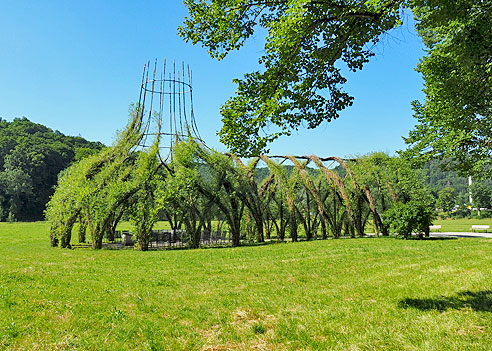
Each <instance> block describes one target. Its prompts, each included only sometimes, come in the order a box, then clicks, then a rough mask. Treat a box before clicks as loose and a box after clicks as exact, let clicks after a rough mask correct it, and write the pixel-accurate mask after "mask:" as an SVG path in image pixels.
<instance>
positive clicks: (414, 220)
mask: <svg viewBox="0 0 492 351" xmlns="http://www.w3.org/2000/svg"><path fill="white" fill-rule="evenodd" d="M383 217H384V219H385V221H386V222H387V223H388V224H389V225H390V228H391V229H392V231H393V232H395V233H398V235H400V236H403V237H404V238H408V237H409V236H411V235H412V233H413V232H417V233H418V234H419V235H420V236H422V235H423V234H424V233H425V234H428V233H429V226H430V225H431V224H432V220H433V219H435V217H436V214H435V212H434V210H433V209H432V207H431V206H429V205H427V204H425V203H422V202H420V201H416V200H411V201H409V202H407V203H401V202H399V203H397V204H395V205H394V206H393V207H392V208H390V209H389V210H387V211H386V212H384V214H383Z"/></svg>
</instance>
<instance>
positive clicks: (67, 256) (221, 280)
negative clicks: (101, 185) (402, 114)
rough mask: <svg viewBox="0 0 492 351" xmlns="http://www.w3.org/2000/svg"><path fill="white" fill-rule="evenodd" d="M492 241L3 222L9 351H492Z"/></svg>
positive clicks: (2, 305) (0, 243)
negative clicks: (106, 235)
mask: <svg viewBox="0 0 492 351" xmlns="http://www.w3.org/2000/svg"><path fill="white" fill-rule="evenodd" d="M491 250H492V240H488V239H456V240H423V241H419V240H397V239H392V238H370V239H339V240H327V241H315V242H301V243H286V244H273V245H264V246H254V247H240V248H221V249H201V250H171V251H153V252H138V251H132V250H122V251H115V250H101V251H94V250H91V249H76V250H61V249H58V248H55V249H53V248H50V247H49V245H48V237H47V225H46V224H45V223H30V224H26V223H18V224H4V223H1V224H0V349H12V350H24V349H36V350H49V349H53V350H54V349H56V350H58V349H60V350H62V349H66V350H135V349H138V350H229V349H230V350H234V349H238V350H254V349H256V350H490V345H492V333H491V332H492V292H491V291H492V270H491V269H490V267H491V266H492V255H491Z"/></svg>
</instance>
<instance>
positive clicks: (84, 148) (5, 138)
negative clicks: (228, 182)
mask: <svg viewBox="0 0 492 351" xmlns="http://www.w3.org/2000/svg"><path fill="white" fill-rule="evenodd" d="M103 147H104V145H103V144H102V143H100V142H90V141H87V140H85V139H84V138H82V137H73V136H66V135H64V134H62V133H60V132H59V131H57V130H56V131H53V130H52V129H50V128H48V127H45V126H43V125H41V124H38V123H33V122H31V121H29V120H28V119H27V118H16V119H14V120H13V121H12V122H8V121H6V120H3V119H2V118H0V221H15V220H18V221H35V220H43V219H44V210H45V206H46V203H47V202H48V200H49V198H50V196H51V195H52V194H53V189H54V186H55V185H56V183H57V179H58V174H59V173H60V172H61V171H62V170H64V169H65V168H66V167H68V166H69V165H70V164H71V163H72V162H75V161H78V160H80V159H82V158H83V157H85V156H87V155H90V154H93V153H95V152H97V151H99V150H101V149H102V148H103ZM286 169H287V172H288V173H290V172H292V170H293V166H290V167H289V166H287V168H286ZM336 170H337V172H339V173H340V175H343V174H344V173H345V172H344V170H343V169H341V168H340V167H337V168H336ZM308 172H313V173H314V172H316V171H315V170H314V169H311V168H308ZM268 173H269V170H268V168H258V169H257V170H256V172H255V176H256V179H257V181H261V180H263V179H264V178H266V177H267V176H268ZM423 173H424V175H425V176H426V178H427V179H426V180H427V184H428V186H429V188H430V189H431V191H432V194H433V195H434V197H435V198H436V199H437V198H438V193H439V191H440V190H441V189H443V188H446V187H451V188H454V189H455V190H456V204H459V205H463V204H465V203H467V201H468V179H467V178H465V177H460V176H458V174H457V173H456V172H453V171H443V170H442V169H441V163H440V161H431V162H428V163H427V164H425V165H424V167H423Z"/></svg>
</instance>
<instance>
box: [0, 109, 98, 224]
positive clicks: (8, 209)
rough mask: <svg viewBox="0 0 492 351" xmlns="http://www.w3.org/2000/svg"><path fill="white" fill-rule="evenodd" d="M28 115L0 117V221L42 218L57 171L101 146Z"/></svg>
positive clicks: (56, 177)
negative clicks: (50, 126)
mask: <svg viewBox="0 0 492 351" xmlns="http://www.w3.org/2000/svg"><path fill="white" fill-rule="evenodd" d="M103 147H104V145H103V144H102V143H100V142H90V141H87V140H85V139H84V138H82V137H73V136H66V135H64V134H62V133H60V132H59V131H53V130H52V129H50V128H48V127H45V126H43V125H41V124H38V123H33V122H31V121H29V120H28V119H27V118H25V117H24V118H15V119H14V120H13V121H12V122H8V121H6V120H4V119H2V118H0V221H4V220H10V221H13V220H19V221H32V220H42V219H43V218H44V215H43V211H44V209H45V205H46V203H47V202H48V199H49V197H50V196H51V194H53V186H54V185H55V184H56V181H57V179H58V174H59V173H60V171H62V170H63V169H65V168H66V167H68V166H69V165H70V164H71V163H72V162H73V161H76V160H79V159H81V158H83V157H84V156H87V155H89V154H91V153H94V152H95V151H97V150H100V149H101V148H103Z"/></svg>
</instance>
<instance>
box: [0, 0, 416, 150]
mask: <svg viewBox="0 0 492 351" xmlns="http://www.w3.org/2000/svg"><path fill="white" fill-rule="evenodd" d="M185 16H186V9H185V7H184V5H183V4H182V1H181V0H160V1H153V0H143V1H126V0H125V1H123V0H120V1H102V0H100V1H73V2H72V1H66V0H65V1H57V0H50V1H43V2H41V1H23V0H14V1H12V0H3V1H2V6H1V11H0V48H1V54H0V117H2V118H4V119H7V120H12V119H13V118H14V117H22V116H25V117H27V118H29V119H30V120H32V121H34V122H37V123H42V124H44V125H47V126H48V127H50V128H52V129H57V130H59V131H61V132H62V133H64V134H68V135H81V136H83V137H85V138H87V139H89V140H98V141H102V142H103V143H105V144H110V143H111V141H112V140H113V138H114V135H115V132H116V131H117V130H118V129H122V128H123V127H124V125H125V124H126V122H127V120H128V107H129V105H130V103H131V102H135V101H136V100H137V99H138V93H139V84H140V80H141V74H142V69H143V65H144V63H145V62H147V61H148V60H149V59H150V60H153V59H154V58H156V57H157V58H158V59H164V58H167V59H168V60H173V59H174V60H176V61H177V62H181V61H184V62H185V63H187V64H189V65H190V67H191V68H192V70H193V94H194V95H193V99H194V110H195V116H196V119H197V124H198V127H199V129H200V133H201V135H202V137H203V138H204V139H205V141H206V142H207V144H208V145H209V146H211V147H214V148H215V149H217V150H219V151H225V147H224V146H223V145H221V144H220V143H219V141H218V137H217V136H216V132H217V131H218V130H219V129H220V127H221V122H220V114H219V108H220V106H221V104H222V103H223V102H224V101H225V100H226V99H227V98H228V97H229V96H231V95H232V94H233V93H234V90H235V85H234V84H232V82H231V81H232V79H233V78H240V77H241V76H242V74H243V73H245V72H248V71H251V70H254V69H257V68H258V64H257V58H258V57H259V56H260V55H261V53H262V50H263V45H262V44H263V41H262V37H261V35H260V34H258V35H256V36H255V37H254V38H252V39H251V40H250V41H249V42H248V45H247V46H246V47H245V48H244V49H242V50H241V51H240V52H235V53H232V54H230V55H229V56H228V57H227V58H226V59H224V60H223V61H216V60H212V59H211V58H210V57H209V56H208V55H207V53H206V50H205V49H204V48H202V47H201V46H192V45H191V44H188V43H185V42H184V41H183V40H182V39H181V38H180V37H178V35H177V27H178V26H179V25H180V24H181V23H182V20H183V18H184V17H185ZM422 48H423V46H422V43H421V40H420V39H419V38H418V37H417V35H416V34H415V32H414V29H413V23H412V19H411V17H410V16H408V17H407V18H406V21H405V24H404V26H402V27H400V28H398V29H396V30H394V31H393V32H392V33H390V34H388V35H386V36H385V37H384V38H383V40H382V41H381V43H379V44H378V45H377V46H376V47H375V48H374V51H375V53H376V56H375V57H373V58H372V60H371V62H370V63H369V64H367V65H366V67H365V68H364V69H363V70H362V71H360V72H357V73H355V74H350V75H349V76H348V78H349V82H348V84H347V85H346V89H347V91H348V92H349V93H350V94H352V95H353V96H354V97H355V102H354V105H353V106H352V107H350V108H348V109H347V110H345V111H343V112H342V113H341V117H340V118H339V119H338V120H335V121H333V122H330V123H324V124H323V125H321V126H320V127H319V128H317V129H315V130H307V129H301V130H299V131H298V132H294V133H293V135H292V136H291V137H283V138H282V139H280V140H278V141H276V142H274V143H273V144H272V145H271V146H270V149H271V153H274V154H294V155H301V154H318V155H321V156H331V155H336V156H353V155H358V154H365V153H368V152H371V151H385V152H389V153H394V151H395V150H398V149H401V148H404V143H403V141H402V139H401V136H402V135H407V134H408V132H409V130H410V129H411V128H412V127H413V125H414V124H415V120H414V119H413V118H412V110H411V105H410V102H411V101H412V100H414V99H421V98H422V97H423V94H422V92H421V89H422V79H421V77H420V75H419V74H418V73H417V72H415V71H414V67H415V65H416V63H417V62H418V59H419V58H420V57H421V56H422V55H423V51H422Z"/></svg>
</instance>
